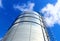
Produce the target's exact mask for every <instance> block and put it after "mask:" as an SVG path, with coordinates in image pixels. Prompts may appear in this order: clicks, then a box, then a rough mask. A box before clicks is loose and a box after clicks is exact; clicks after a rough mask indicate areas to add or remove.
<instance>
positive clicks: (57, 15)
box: [41, 0, 60, 27]
mask: <svg viewBox="0 0 60 41" xmlns="http://www.w3.org/2000/svg"><path fill="white" fill-rule="evenodd" d="M41 12H42V13H43V14H44V21H45V23H46V26H49V27H53V26H54V24H58V25H60V0H58V1H57V2H56V4H55V5H53V4H50V3H48V4H47V5H46V6H45V7H44V8H42V9H41Z"/></svg>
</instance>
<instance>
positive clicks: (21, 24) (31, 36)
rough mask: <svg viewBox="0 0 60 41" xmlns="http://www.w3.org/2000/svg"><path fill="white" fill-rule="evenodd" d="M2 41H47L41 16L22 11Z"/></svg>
mask: <svg viewBox="0 0 60 41" xmlns="http://www.w3.org/2000/svg"><path fill="white" fill-rule="evenodd" d="M3 41H48V37H47V33H46V31H45V29H44V25H43V22H42V18H41V16H40V15H39V14H38V13H37V12H34V11H24V12H23V13H22V14H21V15H20V16H19V17H18V19H17V20H16V21H15V23H14V25H13V26H12V27H11V28H10V30H9V31H8V33H7V34H6V35H5V37H4V39H3Z"/></svg>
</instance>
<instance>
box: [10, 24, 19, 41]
mask: <svg viewBox="0 0 60 41" xmlns="http://www.w3.org/2000/svg"><path fill="white" fill-rule="evenodd" d="M18 25H19V24H18ZM17 29H18V27H17V28H16V29H15V32H14V35H15V33H16V31H17ZM14 35H13V37H12V39H11V41H12V40H13V38H14Z"/></svg>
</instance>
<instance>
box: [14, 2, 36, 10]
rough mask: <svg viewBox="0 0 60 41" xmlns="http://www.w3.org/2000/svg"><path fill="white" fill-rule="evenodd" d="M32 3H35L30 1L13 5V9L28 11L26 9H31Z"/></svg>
mask: <svg viewBox="0 0 60 41" xmlns="http://www.w3.org/2000/svg"><path fill="white" fill-rule="evenodd" d="M34 5H35V4H34V3H32V2H28V3H27V4H23V5H22V6H20V5H14V6H13V7H14V8H15V9H18V10H20V11H28V10H33V8H34Z"/></svg>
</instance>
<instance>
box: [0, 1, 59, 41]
mask: <svg viewBox="0 0 60 41" xmlns="http://www.w3.org/2000/svg"><path fill="white" fill-rule="evenodd" d="M59 4H60V0H23V1H22V0H0V40H1V39H2V38H3V36H4V35H5V34H6V32H7V31H8V29H9V28H10V27H11V26H12V24H13V23H14V22H15V20H16V18H17V17H18V16H19V15H20V14H21V12H22V11H28V10H32V11H36V12H40V13H41V15H42V16H43V18H44V23H45V25H46V28H47V31H48V34H49V36H50V39H51V41H60V38H59V37H60V32H59V30H60V5H59Z"/></svg>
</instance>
